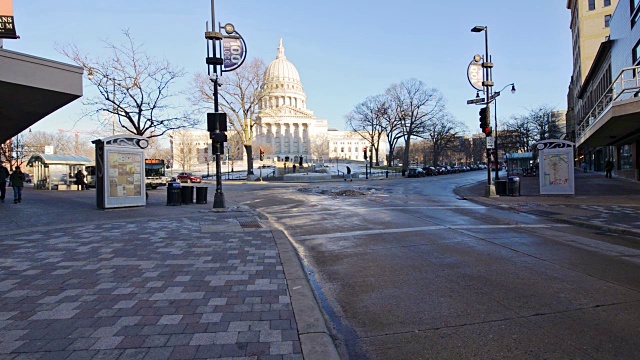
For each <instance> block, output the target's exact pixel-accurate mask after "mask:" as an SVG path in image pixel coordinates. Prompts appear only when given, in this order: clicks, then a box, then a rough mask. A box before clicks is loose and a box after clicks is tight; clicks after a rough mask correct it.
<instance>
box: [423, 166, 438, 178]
mask: <svg viewBox="0 0 640 360" xmlns="http://www.w3.org/2000/svg"><path fill="white" fill-rule="evenodd" d="M422 171H424V174H425V175H426V176H437V175H438V170H436V168H434V167H433V166H425V167H423V168H422Z"/></svg>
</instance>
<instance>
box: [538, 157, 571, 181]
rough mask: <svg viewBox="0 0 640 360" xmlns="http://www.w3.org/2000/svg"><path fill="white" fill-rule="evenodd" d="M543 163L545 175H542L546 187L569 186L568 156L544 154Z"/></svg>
mask: <svg viewBox="0 0 640 360" xmlns="http://www.w3.org/2000/svg"><path fill="white" fill-rule="evenodd" d="M543 161H544V162H545V164H546V170H547V171H548V173H547V174H544V182H545V185H546V186H567V185H569V179H570V174H569V166H570V162H569V154H566V153H552V154H544V155H543Z"/></svg>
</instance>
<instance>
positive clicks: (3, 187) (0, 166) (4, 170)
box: [0, 161, 9, 202]
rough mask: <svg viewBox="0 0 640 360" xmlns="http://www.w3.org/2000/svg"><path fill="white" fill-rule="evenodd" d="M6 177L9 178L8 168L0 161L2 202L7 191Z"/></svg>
mask: <svg viewBox="0 0 640 360" xmlns="http://www.w3.org/2000/svg"><path fill="white" fill-rule="evenodd" d="M7 178H9V170H8V169H7V168H6V167H4V164H3V163H2V162H1V161H0V202H4V196H5V195H6V193H7Z"/></svg>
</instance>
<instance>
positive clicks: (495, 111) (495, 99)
mask: <svg viewBox="0 0 640 360" xmlns="http://www.w3.org/2000/svg"><path fill="white" fill-rule="evenodd" d="M509 86H511V93H512V94H515V93H516V85H515V84H514V83H511V84H507V85H505V86H504V87H503V88H502V89H501V90H500V91H496V92H495V93H494V94H493V114H494V116H495V118H494V123H495V127H496V134H495V139H496V140H495V148H494V149H493V150H494V151H495V152H496V156H495V160H496V182H497V181H498V180H500V175H498V173H499V171H498V96H500V93H501V92H502V91H504V89H506V88H507V87H509Z"/></svg>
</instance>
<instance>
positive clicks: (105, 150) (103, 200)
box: [93, 135, 149, 209]
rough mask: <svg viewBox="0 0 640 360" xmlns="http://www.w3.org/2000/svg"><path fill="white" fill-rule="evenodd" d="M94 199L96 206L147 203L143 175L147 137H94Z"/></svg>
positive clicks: (129, 205)
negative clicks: (96, 138) (97, 138)
mask: <svg viewBox="0 0 640 360" xmlns="http://www.w3.org/2000/svg"><path fill="white" fill-rule="evenodd" d="M93 144H94V145H95V148H96V190H97V191H96V201H97V205H98V208H99V209H109V208H118V207H132V206H145V205H146V188H145V177H144V161H145V149H146V148H147V146H149V140H148V139H147V138H144V137H141V136H135V135H114V136H111V137H108V138H104V139H99V140H94V141H93Z"/></svg>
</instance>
